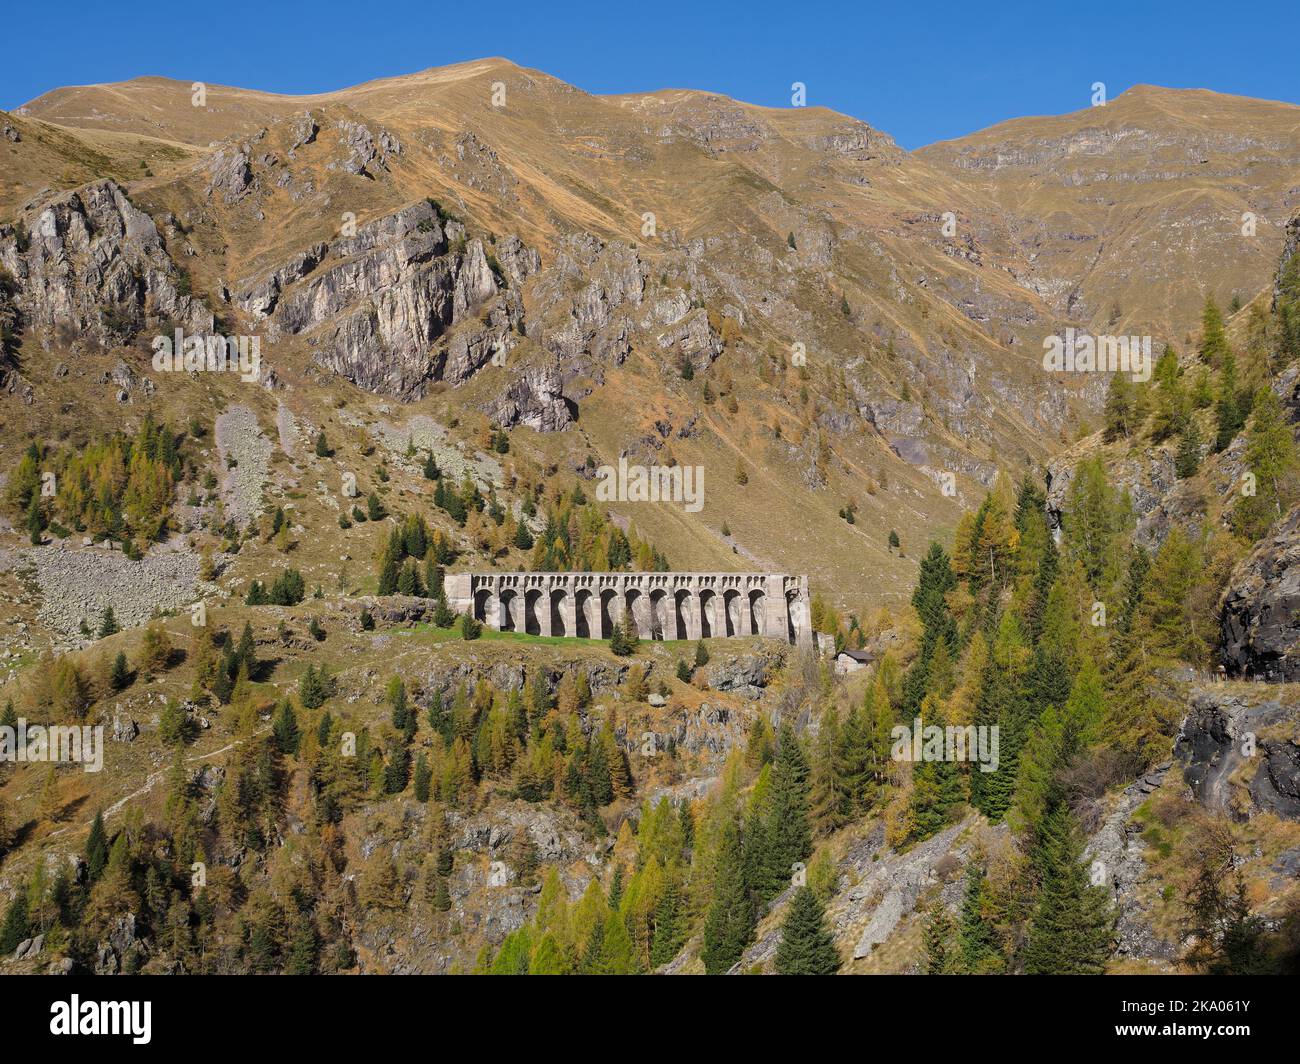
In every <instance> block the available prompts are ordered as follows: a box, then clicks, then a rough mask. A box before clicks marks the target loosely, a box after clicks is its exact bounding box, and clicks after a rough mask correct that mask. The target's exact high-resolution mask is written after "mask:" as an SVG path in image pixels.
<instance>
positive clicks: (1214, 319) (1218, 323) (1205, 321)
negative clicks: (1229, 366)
mask: <svg viewBox="0 0 1300 1064" xmlns="http://www.w3.org/2000/svg"><path fill="white" fill-rule="evenodd" d="M1200 354H1201V361H1202V362H1205V363H1208V364H1209V365H1211V366H1216V367H1217V366H1219V365H1220V363H1221V362H1222V361H1223V359H1224V356H1230V355H1231V351H1230V349H1229V347H1228V336H1227V333H1226V332H1225V331H1224V328H1223V314H1222V313H1221V312H1220V311H1219V305H1218V304H1217V303H1215V301H1214V297H1213V296H1208V295H1207V296H1206V297H1205V306H1204V307H1203V308H1202V310H1201V350H1200Z"/></svg>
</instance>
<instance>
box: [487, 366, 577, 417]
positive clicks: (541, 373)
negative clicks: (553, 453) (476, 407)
mask: <svg viewBox="0 0 1300 1064" xmlns="http://www.w3.org/2000/svg"><path fill="white" fill-rule="evenodd" d="M490 415H491V417H492V420H493V421H495V422H497V423H498V424H500V425H501V426H503V427H505V428H511V427H513V426H515V425H527V426H528V427H529V428H532V429H536V430H537V431H538V432H559V431H560V430H561V429H563V428H566V427H567V426H568V425H570V424H571V423H572V422H573V421H575V420H577V406H576V404H574V403H573V402H572V401H571V400H570V399H567V398H566V397H565V395H564V392H563V381H562V378H561V376H560V373H559V370H558V369H557V368H556V367H554V366H543V367H540V368H538V369H532V370H528V371H527V372H525V373H523V374H522V375H521V376H519V377H518V378H517V379H516V380H515V382H514V383H513V384H511V385H510V387H509V388H507V389H506V393H505V395H504V396H502V398H501V399H500V400H499V401H498V402H497V403H496V404H494V405H493V407H492V408H491V410H490Z"/></svg>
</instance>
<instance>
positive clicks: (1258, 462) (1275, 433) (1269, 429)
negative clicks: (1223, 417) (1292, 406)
mask: <svg viewBox="0 0 1300 1064" xmlns="http://www.w3.org/2000/svg"><path fill="white" fill-rule="evenodd" d="M1246 469H1247V470H1248V471H1249V472H1250V473H1251V474H1252V475H1253V476H1254V489H1255V493H1254V495H1245V494H1243V496H1242V497H1241V498H1240V499H1238V501H1237V505H1236V508H1235V509H1234V510H1233V515H1232V521H1233V527H1234V528H1235V529H1236V530H1237V531H1238V532H1239V533H1241V534H1242V535H1243V536H1245V537H1246V538H1247V539H1251V540H1255V539H1258V538H1259V537H1261V536H1262V535H1263V534H1264V533H1265V532H1266V531H1268V528H1269V526H1270V525H1272V524H1273V522H1274V521H1277V520H1279V519H1281V517H1282V516H1283V514H1285V513H1286V511H1287V510H1288V509H1289V508H1290V507H1291V506H1292V505H1293V504H1294V502H1295V500H1296V484H1295V480H1296V446H1295V438H1294V436H1292V434H1291V426H1290V425H1289V424H1288V423H1287V419H1286V416H1285V415H1284V413H1283V411H1282V404H1281V402H1280V401H1279V399H1278V397H1277V395H1276V394H1275V393H1274V392H1273V389H1272V388H1268V387H1264V388H1261V389H1260V390H1259V397H1258V398H1257V399H1256V400H1255V408H1254V411H1253V414H1252V416H1251V420H1250V428H1249V430H1248V431H1247V433H1246Z"/></svg>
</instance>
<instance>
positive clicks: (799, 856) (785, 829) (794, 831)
mask: <svg viewBox="0 0 1300 1064" xmlns="http://www.w3.org/2000/svg"><path fill="white" fill-rule="evenodd" d="M768 824H769V833H770V836H771V851H770V854H769V859H768V869H769V871H770V873H771V875H772V876H773V879H774V880H775V881H777V882H788V881H789V877H790V874H791V870H792V868H793V866H794V865H795V863H796V862H799V861H804V860H807V858H808V855H809V854H811V853H812V830H811V829H810V828H809V826H808V762H807V761H806V760H805V758H804V755H803V750H802V749H801V747H800V746H799V740H798V737H797V736H796V735H795V733H794V729H793V728H792V727H791V726H790V725H789V723H787V722H782V724H781V731H780V733H779V736H778V739H777V748H776V758H775V760H774V761H773V762H772V809H771V814H770V815H769V817H768Z"/></svg>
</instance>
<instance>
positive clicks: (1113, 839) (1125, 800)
mask: <svg viewBox="0 0 1300 1064" xmlns="http://www.w3.org/2000/svg"><path fill="white" fill-rule="evenodd" d="M1169 767H1170V766H1169V765H1168V764H1164V765H1160V766H1158V767H1157V768H1154V769H1152V770H1151V771H1150V772H1148V773H1147V774H1146V775H1144V776H1143V777H1142V778H1141V779H1139V780H1137V781H1136V782H1135V783H1133V784H1131V785H1130V786H1128V787H1126V788H1125V789H1124V790H1123V792H1121V794H1120V796H1119V800H1118V802H1117V803H1116V805H1115V808H1114V809H1113V810H1111V812H1110V814H1109V815H1108V816H1107V817H1106V819H1105V820H1104V821H1103V822H1102V824H1101V825H1100V827H1098V829H1097V831H1096V833H1095V834H1094V835H1093V836H1092V838H1090V839H1089V840H1088V845H1087V847H1086V848H1085V850H1084V858H1085V860H1086V861H1087V862H1088V864H1089V867H1090V871H1091V873H1092V874H1093V875H1094V876H1098V877H1099V878H1100V881H1101V882H1103V883H1104V884H1105V885H1106V886H1107V887H1109V888H1110V889H1111V890H1112V891H1113V892H1114V897H1113V901H1114V904H1115V908H1116V912H1117V914H1118V920H1117V922H1116V928H1115V932H1116V937H1117V940H1118V941H1117V943H1116V946H1115V951H1116V953H1118V954H1119V955H1120V956H1122V957H1138V958H1150V959H1155V960H1162V961H1172V960H1174V958H1175V957H1176V956H1177V953H1178V944H1177V943H1174V942H1170V941H1168V940H1167V939H1165V938H1162V937H1161V936H1160V935H1159V934H1157V933H1156V931H1155V930H1154V929H1153V927H1152V926H1151V916H1150V912H1149V911H1148V908H1147V906H1146V905H1145V904H1144V902H1143V901H1142V898H1141V891H1140V890H1139V888H1140V887H1141V885H1142V884H1143V883H1144V882H1146V881H1147V880H1148V879H1150V878H1151V874H1150V872H1149V871H1148V870H1147V865H1146V861H1145V859H1144V858H1143V853H1144V851H1145V849H1146V844H1145V842H1144V841H1143V839H1142V827H1141V825H1140V824H1139V823H1138V822H1137V821H1135V820H1134V819H1133V813H1134V811H1135V810H1136V809H1137V808H1138V807H1139V806H1141V805H1142V803H1143V802H1145V801H1146V800H1147V797H1148V796H1149V795H1150V794H1151V793H1152V792H1153V791H1154V790H1156V788H1158V787H1159V786H1160V783H1161V781H1162V780H1163V779H1164V776H1165V773H1166V772H1167V771H1168V770H1169Z"/></svg>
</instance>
